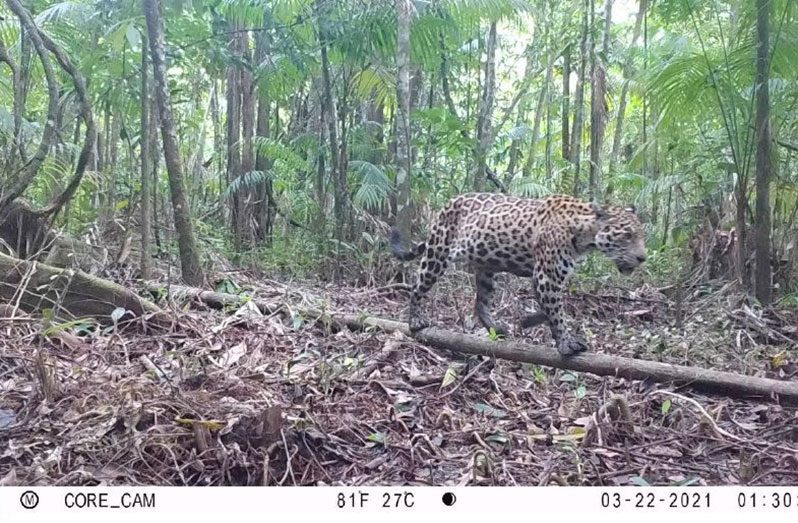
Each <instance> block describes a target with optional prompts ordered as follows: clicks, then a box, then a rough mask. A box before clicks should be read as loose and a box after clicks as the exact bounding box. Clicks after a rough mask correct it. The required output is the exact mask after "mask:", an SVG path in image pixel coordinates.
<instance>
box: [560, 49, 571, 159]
mask: <svg viewBox="0 0 798 523" xmlns="http://www.w3.org/2000/svg"><path fill="white" fill-rule="evenodd" d="M570 113H571V44H568V45H567V46H565V51H563V53H562V115H561V117H562V131H561V133H560V134H561V139H562V145H561V149H562V159H563V160H568V159H570V158H571V138H570V136H569V132H568V121H569V119H570Z"/></svg>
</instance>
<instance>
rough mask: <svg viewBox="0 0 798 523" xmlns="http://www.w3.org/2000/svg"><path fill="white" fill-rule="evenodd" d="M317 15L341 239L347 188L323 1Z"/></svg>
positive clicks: (335, 211) (335, 210)
mask: <svg viewBox="0 0 798 523" xmlns="http://www.w3.org/2000/svg"><path fill="white" fill-rule="evenodd" d="M316 10H317V16H318V32H319V44H320V46H321V76H322V84H323V85H322V91H323V92H322V113H323V115H324V119H325V121H326V123H327V130H328V139H329V146H330V170H331V175H332V179H333V197H334V202H333V214H334V215H335V237H336V238H337V239H338V240H342V239H343V236H344V222H345V219H346V202H347V200H346V196H347V194H346V193H347V189H346V187H345V186H343V185H342V184H341V177H340V176H339V174H338V172H337V170H338V168H339V167H340V165H339V158H338V152H339V150H338V147H339V145H340V144H339V141H338V125H337V122H336V114H337V113H336V111H335V101H334V100H333V86H332V78H331V76H332V73H331V71H330V60H329V58H328V56H327V45H328V43H327V42H328V37H327V31H326V29H325V28H324V24H325V23H326V21H325V20H324V1H323V0H316Z"/></svg>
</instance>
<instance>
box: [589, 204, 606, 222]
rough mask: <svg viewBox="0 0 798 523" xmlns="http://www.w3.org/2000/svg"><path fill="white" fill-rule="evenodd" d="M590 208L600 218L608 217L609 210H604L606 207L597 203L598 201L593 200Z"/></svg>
mask: <svg viewBox="0 0 798 523" xmlns="http://www.w3.org/2000/svg"><path fill="white" fill-rule="evenodd" d="M590 208H591V209H593V212H594V213H595V214H596V217H597V218H598V219H600V220H602V219H604V218H606V217H607V211H605V210H604V207H602V206H601V205H599V204H597V203H596V202H592V203H591V204H590Z"/></svg>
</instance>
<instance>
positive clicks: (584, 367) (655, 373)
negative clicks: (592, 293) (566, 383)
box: [148, 284, 798, 403]
mask: <svg viewBox="0 0 798 523" xmlns="http://www.w3.org/2000/svg"><path fill="white" fill-rule="evenodd" d="M148 287H150V289H151V290H152V291H153V292H155V291H156V290H163V287H162V286H158V285H157V284H151V285H148ZM169 291H170V294H171V295H172V296H173V297H177V298H180V297H183V298H192V299H198V300H200V301H202V302H203V303H205V304H206V305H208V306H211V307H215V308H222V307H226V306H234V305H241V304H243V303H244V302H246V301H251V302H252V303H254V304H255V305H256V306H257V307H258V308H259V309H260V310H261V312H263V313H271V312H273V311H275V310H277V309H278V308H279V307H282V304H279V303H274V302H268V301H265V300H257V299H252V298H249V297H244V296H237V295H235V294H227V293H223V292H210V291H203V290H201V289H196V288H193V287H185V286H182V285H181V286H177V285H174V286H171V287H170V288H169ZM295 310H296V311H297V312H299V313H300V314H302V315H304V316H307V317H312V318H328V319H331V320H333V321H334V322H337V323H339V324H341V325H344V326H346V327H348V328H350V329H353V330H364V329H367V328H378V329H381V330H383V331H386V332H397V331H398V332H401V333H403V334H405V335H406V336H410V332H409V330H408V328H407V324H406V323H402V322H398V321H393V320H386V319H382V318H375V317H368V316H363V315H358V314H342V313H334V312H333V313H328V312H323V311H320V310H317V309H313V308H297V309H295ZM413 337H414V338H415V340H416V341H419V342H421V343H424V344H426V345H429V346H431V347H435V348H438V349H444V350H447V351H452V352H461V353H467V354H477V355H481V356H491V357H494V358H499V359H503V360H509V361H520V362H523V363H532V364H535V365H546V366H548V367H555V368H558V369H568V370H574V371H579V372H589V373H591V374H595V375H598V376H616V377H620V378H626V379H630V380H645V379H649V380H653V381H656V382H659V383H670V382H672V383H675V384H679V385H688V386H690V387H693V388H695V389H699V390H708V391H711V392H720V393H724V394H726V395H728V396H736V397H766V398H771V399H776V400H778V401H783V402H792V403H798V382H795V381H785V380H774V379H768V378H759V377H756V376H744V375H740V374H734V373H731V372H722V371H717V370H710V369H703V368H699V367H684V366H680V365H672V364H670V363H660V362H656V361H647V360H639V359H632V358H623V357H620V356H611V355H608V354H598V353H594V352H587V353H584V354H579V355H576V356H572V357H570V358H567V359H563V358H562V357H561V356H560V355H559V353H558V352H557V351H556V350H554V349H553V348H550V347H544V346H541V345H530V344H526V343H521V342H517V341H509V340H508V341H491V340H489V339H485V338H479V337H477V336H473V335H468V334H462V333H458V332H451V331H447V330H444V329H439V328H436V327H430V328H428V329H424V330H423V331H420V332H418V333H416V335H415V336H413Z"/></svg>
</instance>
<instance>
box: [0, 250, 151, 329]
mask: <svg viewBox="0 0 798 523" xmlns="http://www.w3.org/2000/svg"><path fill="white" fill-rule="evenodd" d="M0 301H3V302H5V303H13V304H14V305H15V306H19V307H20V308H22V309H23V310H26V311H34V310H39V311H40V310H42V309H52V310H53V312H54V314H55V316H56V317H62V318H63V317H66V318H68V319H72V318H80V317H86V316H92V317H95V318H98V319H100V320H105V321H106V322H110V320H111V314H112V313H113V312H114V309H116V308H124V309H126V310H128V311H130V312H131V313H132V314H133V316H134V317H136V318H138V317H141V316H144V315H152V316H151V320H153V321H159V320H161V319H163V320H165V319H166V317H165V316H163V317H162V315H163V313H162V312H161V309H159V308H158V307H157V306H155V305H154V304H152V303H151V302H149V301H147V300H145V299H143V298H141V297H139V296H138V295H137V294H136V293H135V292H133V291H130V290H128V289H126V288H124V287H122V286H121V285H118V284H116V283H114V282H112V281H109V280H104V279H102V278H98V277H96V276H92V275H90V274H86V273H84V272H81V271H75V270H71V269H60V268H58V267H52V266H50V265H45V264H43V263H37V262H32V261H27V260H20V259H17V258H12V257H11V256H7V255H5V254H0ZM124 319H128V317H124Z"/></svg>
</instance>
